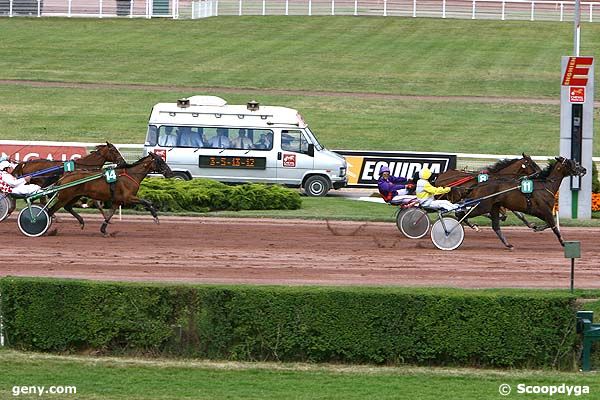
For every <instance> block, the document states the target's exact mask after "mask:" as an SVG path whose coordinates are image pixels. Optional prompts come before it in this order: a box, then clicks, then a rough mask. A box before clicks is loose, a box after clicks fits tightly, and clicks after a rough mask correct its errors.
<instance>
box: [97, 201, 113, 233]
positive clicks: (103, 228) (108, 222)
mask: <svg viewBox="0 0 600 400" xmlns="http://www.w3.org/2000/svg"><path fill="white" fill-rule="evenodd" d="M103 214H104V213H103ZM114 214H115V206H113V207H111V208H110V209H109V210H108V213H107V214H106V217H105V218H104V222H103V223H102V226H101V227H100V232H102V235H103V236H104V237H108V236H109V235H108V233H107V232H106V227H107V226H108V224H110V219H111V218H112V217H113V215H114Z"/></svg>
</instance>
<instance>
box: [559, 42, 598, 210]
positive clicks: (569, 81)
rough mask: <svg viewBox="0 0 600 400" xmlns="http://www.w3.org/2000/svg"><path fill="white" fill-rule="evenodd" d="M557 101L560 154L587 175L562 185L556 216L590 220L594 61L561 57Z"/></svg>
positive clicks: (590, 58)
mask: <svg viewBox="0 0 600 400" xmlns="http://www.w3.org/2000/svg"><path fill="white" fill-rule="evenodd" d="M576 42H578V40H577V39H576ZM560 99H561V100H560V154H561V155H562V156H563V157H567V158H571V159H573V160H576V161H578V162H579V163H580V164H581V165H582V166H583V167H585V168H586V169H587V171H588V173H587V174H586V175H585V176H583V177H578V176H574V177H571V178H570V179H569V180H565V181H564V182H563V184H562V185H561V187H560V192H559V214H560V216H561V217H563V218H573V219H589V218H591V217H592V208H591V207H592V173H591V171H592V141H593V137H594V58H593V57H578V56H574V57H570V56H563V57H562V86H561V97H560Z"/></svg>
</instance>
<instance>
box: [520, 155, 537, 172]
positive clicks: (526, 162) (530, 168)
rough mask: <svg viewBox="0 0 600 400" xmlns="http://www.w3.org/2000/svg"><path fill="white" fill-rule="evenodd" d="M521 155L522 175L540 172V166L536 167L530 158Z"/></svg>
mask: <svg viewBox="0 0 600 400" xmlns="http://www.w3.org/2000/svg"><path fill="white" fill-rule="evenodd" d="M521 155H522V156H523V158H521V170H522V172H523V175H532V174H536V173H538V172H541V171H542V169H541V168H540V166H539V165H537V163H536V162H535V161H533V160H532V159H531V157H530V156H528V155H527V154H525V153H522V154H521ZM519 175H520V174H519Z"/></svg>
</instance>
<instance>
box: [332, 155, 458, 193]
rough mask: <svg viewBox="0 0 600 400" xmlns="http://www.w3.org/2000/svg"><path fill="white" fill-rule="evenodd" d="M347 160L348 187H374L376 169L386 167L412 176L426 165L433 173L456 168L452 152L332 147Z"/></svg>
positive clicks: (406, 176)
mask: <svg viewBox="0 0 600 400" xmlns="http://www.w3.org/2000/svg"><path fill="white" fill-rule="evenodd" d="M335 152H336V153H338V154H341V155H342V156H344V158H345V159H346V162H347V163H348V187H365V188H366V187H373V186H377V179H379V169H380V168H381V167H382V166H387V167H388V168H389V169H390V170H391V174H392V175H394V176H403V177H405V178H409V179H410V178H412V177H413V175H414V174H415V172H418V171H420V170H421V169H423V168H425V167H427V168H429V169H430V170H431V172H433V173H441V172H444V171H446V170H448V169H453V168H456V155H454V154H442V153H414V152H411V153H398V152H388V151H377V152H373V151H371V152H369V151H352V150H335Z"/></svg>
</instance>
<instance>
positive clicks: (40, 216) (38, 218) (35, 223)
mask: <svg viewBox="0 0 600 400" xmlns="http://www.w3.org/2000/svg"><path fill="white" fill-rule="evenodd" d="M18 224H19V229H20V230H21V233H23V235H25V236H29V237H37V236H42V235H43V234H44V233H46V232H47V231H48V228H50V224H52V219H51V218H50V216H49V215H48V211H46V209H45V208H44V207H40V206H38V205H35V204H33V205H31V206H29V207H26V208H24V209H22V210H21V212H20V213H19V219H18Z"/></svg>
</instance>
